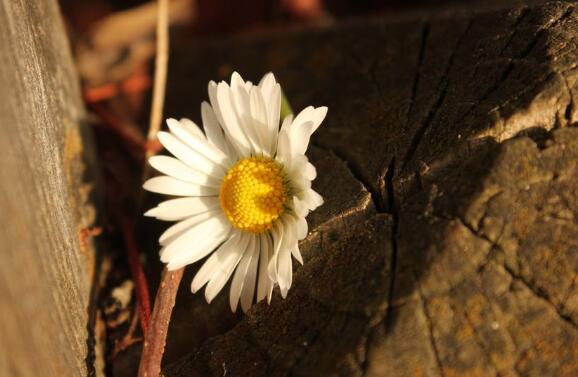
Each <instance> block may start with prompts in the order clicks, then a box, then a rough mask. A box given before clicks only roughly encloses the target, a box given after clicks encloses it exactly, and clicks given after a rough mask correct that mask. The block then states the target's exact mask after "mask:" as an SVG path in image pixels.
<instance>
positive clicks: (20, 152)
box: [0, 0, 95, 377]
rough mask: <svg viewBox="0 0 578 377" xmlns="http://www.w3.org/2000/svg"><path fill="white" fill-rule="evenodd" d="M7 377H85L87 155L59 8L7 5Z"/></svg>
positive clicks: (3, 183) (3, 354)
mask: <svg viewBox="0 0 578 377" xmlns="http://www.w3.org/2000/svg"><path fill="white" fill-rule="evenodd" d="M0 66H1V68H0V87H1V88H2V92H1V93H2V94H1V95H0V97H1V100H0V128H1V132H2V133H1V135H0V150H1V151H2V158H1V159H0V250H1V251H2V253H1V255H2V263H0V334H1V335H0V375H2V376H58V377H60V376H82V375H87V373H88V370H87V365H90V364H91V360H90V358H87V355H88V354H89V353H88V351H87V350H88V348H89V343H90V337H89V331H88V327H89V314H88V313H89V304H90V300H89V297H90V290H91V279H92V276H93V274H94V266H95V257H94V252H93V248H92V247H91V246H90V245H91V243H90V242H89V243H88V244H87V245H83V244H82V243H81V242H80V231H81V230H82V228H84V227H86V226H89V225H91V223H92V221H93V219H94V212H93V210H92V209H91V207H90V206H88V205H87V204H86V203H87V200H88V196H89V193H90V191H91V188H90V186H89V185H87V184H85V183H84V182H85V180H86V179H87V171H86V169H85V164H86V163H87V161H88V160H90V153H89V152H90V148H87V144H86V137H85V135H83V132H84V131H85V130H86V129H85V128H83V127H82V124H81V121H82V119H83V117H84V112H83V104H82V100H81V96H80V91H79V86H78V82H77V77H76V74H75V71H74V66H73V62H72V57H71V55H70V50H69V46H68V41H67V38H66V33H65V30H64V25H63V23H62V20H61V16H60V11H59V9H58V5H57V2H56V0H45V1H23V0H16V1H14V0H2V1H0Z"/></svg>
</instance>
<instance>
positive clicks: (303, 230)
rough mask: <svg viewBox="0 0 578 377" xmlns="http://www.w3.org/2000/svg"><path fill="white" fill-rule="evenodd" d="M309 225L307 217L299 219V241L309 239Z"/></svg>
mask: <svg viewBox="0 0 578 377" xmlns="http://www.w3.org/2000/svg"><path fill="white" fill-rule="evenodd" d="M307 232H308V225H307V220H305V217H297V239H298V240H302V239H304V238H305V237H307Z"/></svg>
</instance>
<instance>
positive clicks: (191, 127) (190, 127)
mask: <svg viewBox="0 0 578 377" xmlns="http://www.w3.org/2000/svg"><path fill="white" fill-rule="evenodd" d="M179 123H180V124H181V126H183V127H184V128H185V130H187V132H189V133H191V134H192V135H194V136H195V137H197V138H199V139H201V140H205V139H206V137H205V134H204V133H203V131H201V128H200V127H199V126H197V124H196V123H195V122H193V121H192V120H190V119H187V118H181V119H180V120H179ZM167 124H168V120H167ZM183 141H184V140H183Z"/></svg>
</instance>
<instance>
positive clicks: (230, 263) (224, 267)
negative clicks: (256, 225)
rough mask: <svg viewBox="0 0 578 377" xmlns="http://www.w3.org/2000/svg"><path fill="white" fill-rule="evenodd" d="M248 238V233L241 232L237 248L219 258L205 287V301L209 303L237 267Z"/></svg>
mask: <svg viewBox="0 0 578 377" xmlns="http://www.w3.org/2000/svg"><path fill="white" fill-rule="evenodd" d="M250 239H251V237H250V236H249V235H248V234H246V233H241V241H240V242H239V244H238V245H237V248H235V249H234V250H233V251H232V252H231V253H229V254H228V255H225V256H224V257H223V259H222V260H220V267H219V269H218V270H217V272H216V273H215V274H214V275H213V276H212V278H211V280H210V281H209V284H207V288H206V289H205V298H206V299H207V302H209V303H210V302H211V301H213V299H214V298H215V296H217V294H218V293H219V292H220V291H221V289H223V287H224V286H225V284H227V281H228V280H229V278H230V277H231V274H232V273H233V270H234V269H235V267H237V264H238V263H239V261H240V260H241V257H242V256H243V254H244V253H245V250H246V249H247V246H248V244H249V240H250Z"/></svg>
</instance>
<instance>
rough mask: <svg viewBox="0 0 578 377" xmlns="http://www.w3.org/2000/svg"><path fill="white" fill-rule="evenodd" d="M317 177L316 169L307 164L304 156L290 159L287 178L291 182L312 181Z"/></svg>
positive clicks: (307, 161)
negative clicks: (289, 169)
mask: <svg viewBox="0 0 578 377" xmlns="http://www.w3.org/2000/svg"><path fill="white" fill-rule="evenodd" d="M316 176H317V169H315V166H313V164H311V163H310V162H309V159H308V158H307V156H305V155H304V154H300V155H293V156H292V157H291V171H289V177H290V179H291V181H298V180H309V181H312V180H314V179H315V177H316Z"/></svg>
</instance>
